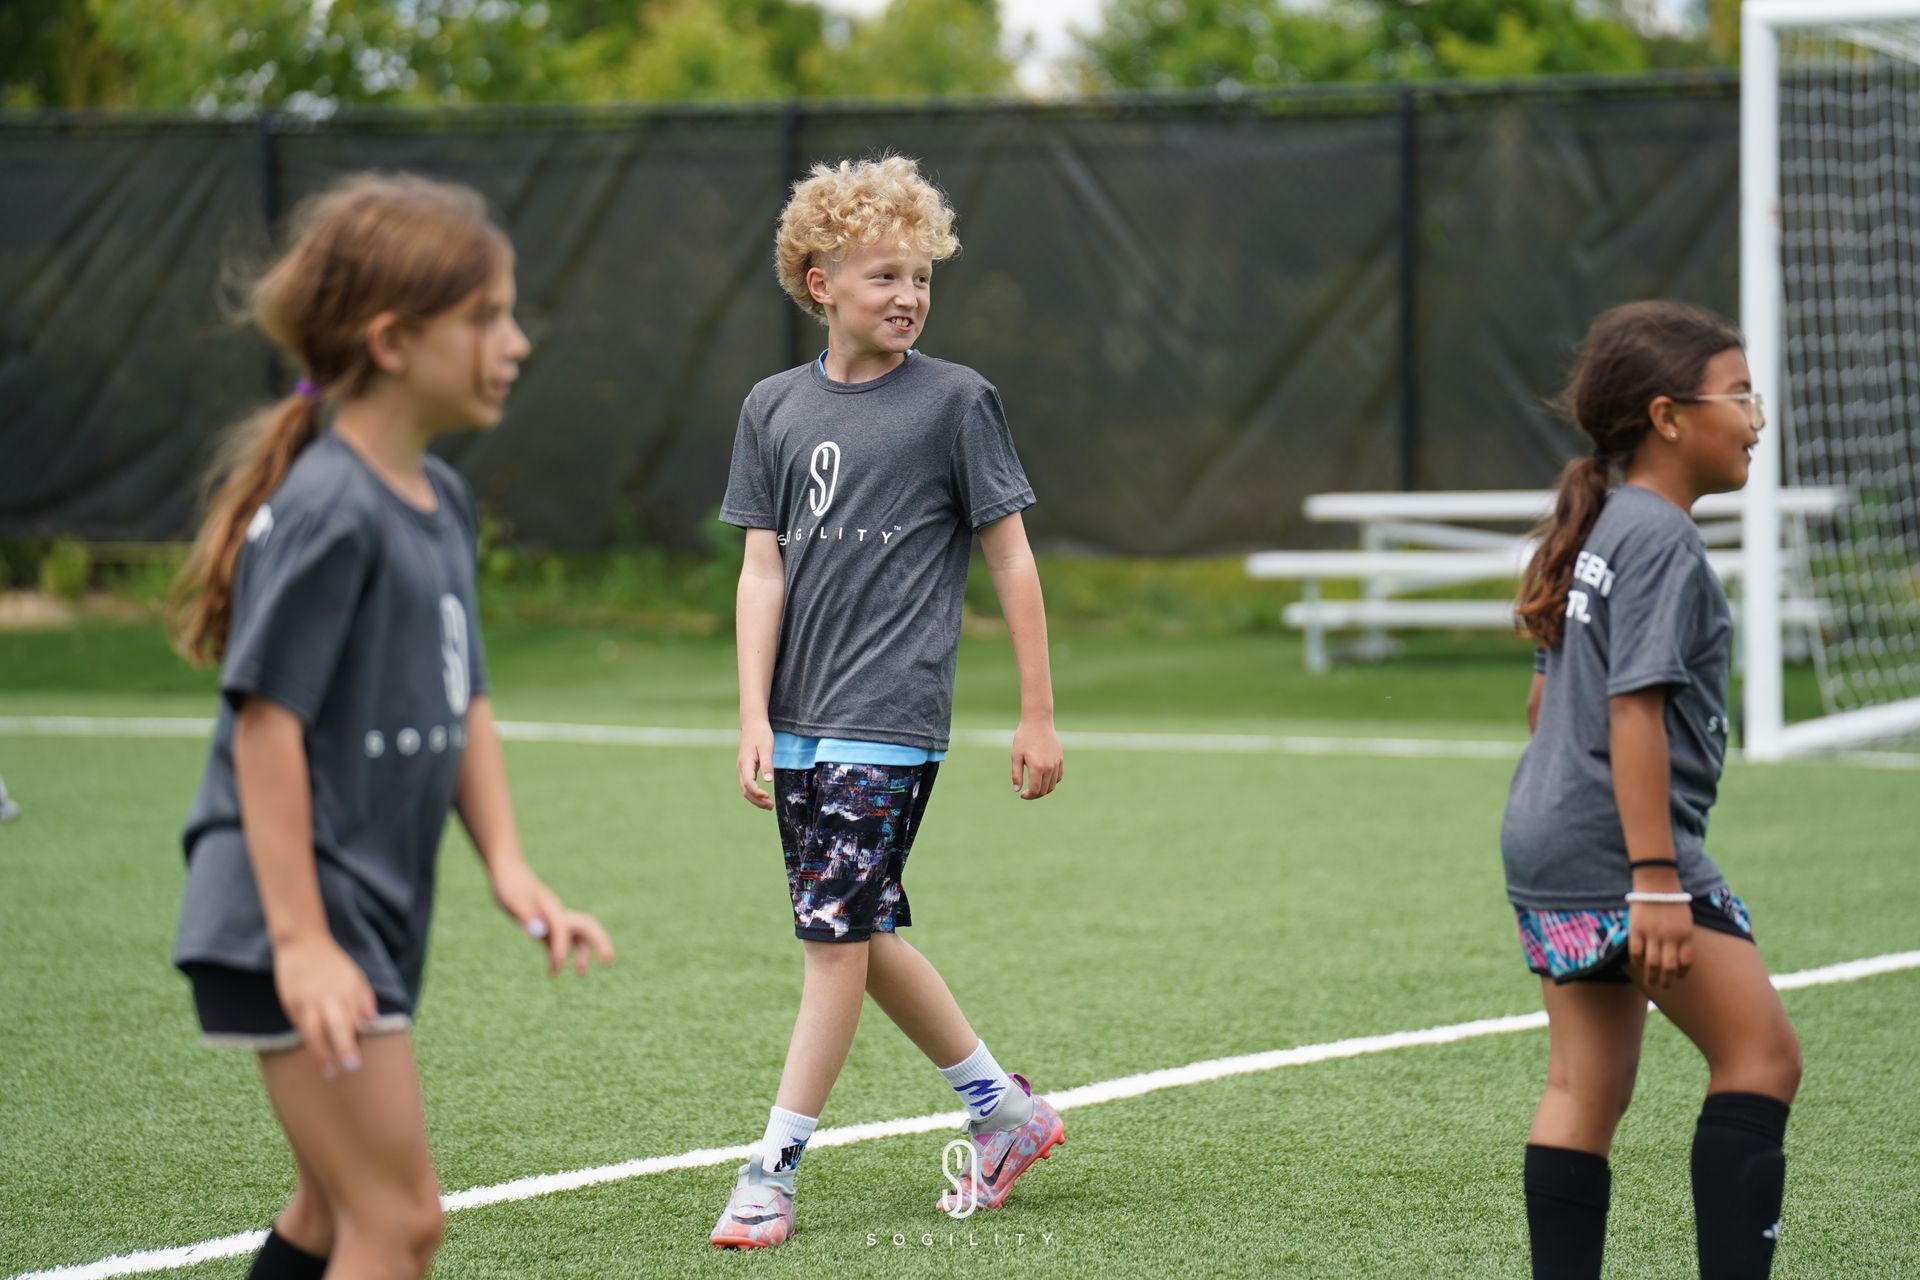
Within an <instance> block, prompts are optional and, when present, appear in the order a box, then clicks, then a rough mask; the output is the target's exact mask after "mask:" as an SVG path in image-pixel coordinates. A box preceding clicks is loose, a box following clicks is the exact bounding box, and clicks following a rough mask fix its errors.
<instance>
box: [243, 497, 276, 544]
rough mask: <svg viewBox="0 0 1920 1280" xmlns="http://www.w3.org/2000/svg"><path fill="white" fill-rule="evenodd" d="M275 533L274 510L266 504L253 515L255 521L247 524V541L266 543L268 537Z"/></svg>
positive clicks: (262, 504) (261, 505)
mask: <svg viewBox="0 0 1920 1280" xmlns="http://www.w3.org/2000/svg"><path fill="white" fill-rule="evenodd" d="M272 532H273V508H272V507H270V506H268V505H267V504H266V503H264V502H263V503H261V504H260V509H259V510H258V511H256V512H254V513H253V519H252V520H250V521H248V522H247V541H248V542H265V541H266V540H267V535H268V534H270V533H272Z"/></svg>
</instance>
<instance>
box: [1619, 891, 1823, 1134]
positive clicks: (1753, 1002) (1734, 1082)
mask: <svg viewBox="0 0 1920 1280" xmlns="http://www.w3.org/2000/svg"><path fill="white" fill-rule="evenodd" d="M1637 978H1638V975H1636V980H1637ZM1645 995H1646V997H1647V998H1648V999H1650V1000H1652V1001H1653V1002H1654V1003H1655V1004H1657V1005H1659V1006H1660V1012H1662V1013H1664V1014H1666V1015H1667V1017H1668V1019H1670V1020H1671V1021H1672V1023H1673V1025H1674V1026H1676V1027H1679V1028H1680V1030H1681V1031H1682V1032H1683V1033H1685V1035H1686V1037H1687V1039H1689V1040H1691V1041H1693V1043H1694V1045H1695V1047H1697V1048H1698V1049H1699V1050H1700V1052H1701V1053H1702V1054H1704V1055H1705V1056H1706V1059H1707V1072H1708V1077H1707V1092H1708V1093H1709V1094H1715V1093H1757V1094H1761V1095H1763V1096H1765V1097H1768V1098H1774V1099H1777V1100H1778V1101H1780V1102H1792V1101H1793V1095H1794V1094H1795V1092H1797V1091H1798V1090H1799V1088H1800V1041H1799V1039H1798V1038H1797V1037H1796V1036H1795V1035H1794V1034H1793V1024H1792V1023H1790V1022H1788V1021H1787V1011H1786V1010H1785V1009H1784V1008H1782V1007H1781V1005H1780V996H1779V994H1778V993H1777V992H1775V991H1774V989H1773V983H1771V982H1769V981H1768V980H1767V966H1766V963H1765V962H1764V961H1762V960H1761V958H1760V949H1759V948H1758V947H1756V946H1754V945H1753V944H1752V943H1751V942H1748V941H1747V940H1746V939H1744V938H1735V937H1732V936H1730V935H1728V934H1724V933H1716V932H1715V931H1713V930H1711V929H1695V930H1694V931H1693V968H1692V970H1691V971H1689V972H1688V974H1687V976H1686V977H1685V978H1683V979H1681V980H1680V981H1679V982H1676V983H1674V984H1673V985H1672V986H1671V987H1666V988H1654V989H1649V990H1647V991H1646V992H1645Z"/></svg>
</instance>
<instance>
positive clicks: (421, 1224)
mask: <svg viewBox="0 0 1920 1280" xmlns="http://www.w3.org/2000/svg"><path fill="white" fill-rule="evenodd" d="M513 302H514V287H513V258H512V250H511V249H510V248H509V246H508V244H507V241H506V237H505V236H503V235H502V234H501V232H500V231H499V229H498V228H497V227H495V226H494V225H493V223H492V222H490V221H489V220H488V218H487V215H486V210H485V207H484V206H483V204H482V203H481V200H480V198H479V197H478V196H477V195H475V194H474V193H473V192H471V191H469V190H467V189H465V188H463V187H457V186H451V185H448V184H444V183H438V182H429V181H427V180H425V179H421V178H413V177H406V176H379V175H364V176H360V177H356V178H351V179H348V180H346V181H344V182H342V183H340V184H339V185H338V186H336V187H334V188H333V189H332V190H330V191H327V192H326V193H324V194H322V195H320V196H319V197H317V198H316V199H314V200H313V201H311V202H310V203H309V204H307V205H306V206H305V207H304V208H303V209H302V210H301V211H300V213H299V215H298V216H297V218H296V222H295V226H294V234H293V238H292V244H291V247H289V248H288V249H287V251H286V252H285V254H284V255H283V256H282V257H281V258H280V259H279V260H278V261H277V262H276V263H274V265H273V266H272V267H271V268H270V269H269V270H268V271H267V272H266V274H265V275H264V276H263V277H262V278H261V280H260V281H259V283H258V284H257V286H256V287H255V288H254V290H253V294H252V313H253V317H254V319H255V321H256V322H257V324H258V325H259V327H260V328H261V329H262V330H263V331H264V332H265V333H266V334H267V336H268V337H269V338H271V339H272V340H273V341H274V343H275V344H276V345H277V346H278V347H280V348H281V350H282V351H283V352H285V354H286V355H287V356H288V357H289V358H290V359H291V360H292V361H293V362H294V363H296V364H297V365H298V367H299V368H300V369H301V371H302V376H301V378H300V380H299V383H298V385H297V386H296V387H295V388H294V390H293V391H292V393H291V394H289V395H287V396H286V397H285V398H283V399H282V400H281V401H280V402H279V403H277V404H275V405H272V406H270V407H268V408H267V409H266V410H264V411H263V412H261V413H260V414H259V415H257V416H256V417H255V418H253V419H252V420H250V421H249V422H247V423H245V424H243V425H242V426H241V427H240V428H239V429H238V431H237V432H236V433H235V435H234V437H233V440H232V441H231V443H230V445H229V447H228V449H227V450H226V452H225V454H224V456H223V458H222V460H221V463H220V465H219V466H218V468H217V469H216V473H215V475H216V483H215V488H214V490H213V498H212V501H211V504H210V506H209V510H208V512H207V516H206V521H205V523H204V525H203V527H202V528H201V530H200V535H199V538H198V540H197V541H196V542H195V543H194V547H193V551H192V554H191V555H190V557H189V559H188V561H187V564H186V567H185V569H184V571H183V573H182V575H181V580H180V583H179V587H178V590H177V591H176V595H175V624H176V628H175V629H176V641H177V643H178V645H179V647H180V648H181V650H182V651H183V652H184V653H186V654H188V655H189V656H191V657H193V658H194V659H196V660H199V661H203V662H209V663H210V662H215V661H218V662H219V663H220V691H221V704H220V714H219V719H218V721H217V722H216V726H215V729H214V737H213V745H212V750H211V752H210V753H209V758H208V761H207V768H206V773H205V775H204V777H203V780H202V782H201V785H200V791H199V794H198V796H197V797H196V798H195V800H194V804H193V809H192V812H191V813H190V815H189V816H188V819H187V827H186V831H185V834H184V836H183V843H184V845H185V848H186V856H187V885H186V892H185V895H184V901H183V905H182V908H181V917H180V928H179V934H178V938H177V940H176V943H175V947H174V962H175V963H176V964H178V965H179V966H180V968H181V969H182V970H183V971H184V972H185V973H186V974H187V977H188V979H189V981H190V983H191V985H192V989H193V998H194V1004H195V1007H196V1010H197V1012H198V1014H199V1019H200V1026H201V1030H202V1032H203V1035H204V1038H205V1039H206V1041H207V1042H208V1043H210V1044H215V1045H232V1046H239V1047H243V1048H246V1049H250V1050H252V1051H254V1052H256V1053H258V1054H259V1057H260V1072H261V1077H262V1079H263V1080H264V1081H265V1084H266V1090H267V1094H268V1097H269V1098H270V1099H271V1101H272V1103H273V1107H274V1110H275V1112H276V1113H277V1114H278V1116H279V1119H280V1123H281V1127H282V1129H283V1130H284V1131H285V1133H286V1136H287V1141H288V1144H289V1145H290V1146H291V1147H292V1149H293V1157H294V1164H295V1169H296V1178H295V1184H294V1191H293V1196H292V1199H291V1200H290V1201H289V1202H288V1204H287V1206H286V1208H285V1209H284V1210H283V1211H282V1212H281V1214H280V1216H279V1218H278V1220H277V1221H276V1222H275V1223H274V1226H273V1229H272V1230H271V1231H270V1232H269V1233H268V1235H267V1239H266V1243H265V1245H264V1246H263V1247H262V1248H261V1250H260V1253H259V1255H258V1257H257V1258H256V1259H255V1261H254V1264H253V1269H252V1271H251V1272H250V1275H252V1276H254V1277H257V1278H270V1277H318V1276H320V1275H322V1274H323V1273H324V1274H327V1275H332V1276H356V1277H357V1276H396V1277H412V1276H419V1275H422V1274H424V1273H425V1271H426V1269H427V1265H428V1263H429V1262H430V1261H431V1259H432V1257H433V1254H434V1251H435V1249H436V1248H437V1247H438V1244H439V1240H440V1200H439V1185H438V1181H437V1179H436V1177H435V1175H434V1170H433V1163H432V1160H431V1158H430V1156H429V1155H428V1151H427V1137H426V1126H425V1122H424V1119H423V1116H422V1112H421V1103H420V1086H419V1081H418V1078H417V1076H416V1074H415V1070H414V1064H413V1046H412V1043H411V1035H410V1032H409V1028H410V1026H411V1016H412V1013H413V1010H414V1006H415V1004H416V1002H417V1001H418V999H419V995H420V983H421V976H422V970H423V967H424V962H425V958H426V941H427V926H428V922H429V918H430V916H431V913H432V906H433V886H434V861H435V856H436V852H437V850H438V847H439V843H440V836H441V832H442V829H443V828H444V826H445V824H446V817H447V812H448V810H449V808H457V809H458V811H459V813H460V817H461V821H462V822H463V823H464V824H465V826H466V828H467V831H468V834H469V835H470V836H471V837H472V838H473V843H474V846H475V848H476V849H477V850H478V851H479V854H480V857H481V859H482V861H483V862H484V863H485V864H486V869H487V874H488V876H489V878H490V880H491V881H492V886H493V893H494V897H495V899H496V900H497V901H498V902H499V904H500V906H501V907H502V908H503V909H504V910H505V911H506V912H507V914H508V915H510V916H512V917H513V918H514V919H515V920H516V921H517V922H518V923H519V924H520V925H521V926H522V927H523V928H524V929H525V931H526V932H527V933H529V934H531V935H532V936H533V937H534V938H535V939H538V940H539V942H540V945H541V948H542V950H543V951H545V953H546V955H547V959H548V966H549V969H550V970H551V971H553V972H558V971H559V969H560V968H561V966H562V965H563V964H564V963H566V962H567V961H568V960H569V959H571V960H572V961H573V963H574V965H575V967H576V968H577V969H579V970H580V971H581V972H585V970H586V967H587V952H588V950H589V949H592V950H593V951H595V952H597V953H598V954H599V955H600V958H601V960H602V961H603V962H606V961H609V960H611V959H612V950H611V947H610V946H609V944H608V942H607V938H606V934H605V933H604V932H603V931H602V930H601V928H600V926H599V924H598V923H597V922H596V921H595V920H594V919H593V918H592V917H591V916H587V915H584V914H582V913H580V912H576V911H570V910H568V909H567V908H566V907H565V906H564V905H563V904H562V903H561V902H560V900H559V899H558V898H557V897H555V896H554V894H553V892H552V890H550V889H548V888H547V887H546V885H544V884H543V883H542V882H541V881H540V879H539V878H538V877H537V876H535V875H534V873H533V872H532V871H531V870H530V869H529V868H528V866H527V862H526V859H525V858H524V857H523V855H522V853H521V849H520V837H519V833H518V831H517V830H516V828H515V823H514V818H513V808H512V805H511V803H510V801H509V799H508V795H507V785H506V770H505V766H504V764H503V763H502V758H501V751H500V739H499V734H498V732H497V731H496V729H495V726H494V721H493V714H492V711H491V708H490V705H489V702H488V698H487V681H486V669H485V661H484V652H483V648H482V646H481V643H480V625H479V623H480V619H479V613H478V610H477V609H476V607H475V603H474V556H475V544H476V535H477V519H476V516H475V512H474V504H473V495H472V494H471V493H470V492H468V490H467V487H466V485H465V483H464V482H462V480H461V479H460V477H459V475H458V473H456V472H455V471H454V470H453V469H452V468H451V467H449V466H448V465H447V464H446V463H444V462H442V461H440V460H439V459H438V458H436V457H435V456H433V455H432V454H430V453H428V452H427V445H428V444H429V443H430V442H431V441H432V440H433V439H435V438H436V437H438V436H440V435H442V434H445V433H447V432H452V431H462V430H477V429H478V430H484V429H486V428H488V427H491V426H493V425H494V424H495V423H497V422H498V421H499V420H500V417H501V414H502V412H503V411H504V408H505V405H506V399H507V393H508V390H509V389H510V388H511V386H512V384H513V381H514V378H515V376H516V375H517V373H518V370H519V364H520V361H521V360H522V359H523V358H525V356H526V354H527V352H528V343H527V340H526V336H525V335H524V334H523V333H521V331H520V328H519V326H518V325H516V324H515V323H514V320H513Z"/></svg>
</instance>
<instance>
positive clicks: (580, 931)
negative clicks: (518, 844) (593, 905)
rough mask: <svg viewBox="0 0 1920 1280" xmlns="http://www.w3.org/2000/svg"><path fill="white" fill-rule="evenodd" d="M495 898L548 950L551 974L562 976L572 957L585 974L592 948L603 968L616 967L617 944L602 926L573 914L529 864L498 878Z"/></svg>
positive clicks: (583, 915) (506, 870) (577, 969)
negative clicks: (605, 966)
mask: <svg viewBox="0 0 1920 1280" xmlns="http://www.w3.org/2000/svg"><path fill="white" fill-rule="evenodd" d="M493 897H494V900H495V901H496V902H498V903H499V904H500V906H501V908H502V909H503V910H505V911H506V913H507V914H508V915H510V916H512V917H513V918H514V919H515V920H516V921H518V922H519V924H520V927H521V928H522V929H525V930H526V931H527V936H528V937H530V938H532V939H533V940H534V941H536V942H538V943H539V944H540V945H541V946H543V947H545V948H546V950H547V972H548V973H550V974H551V973H559V972H560V970H561V969H562V968H563V967H564V966H565V965H566V963H567V959H568V957H569V956H571V957H572V959H573V967H574V971H575V972H577V973H585V972H586V971H587V949H588V948H589V947H591V948H592V949H593V952H594V954H595V955H597V956H599V957H600V963H601V964H612V963H613V942H612V940H611V939H609V938H608V937H607V931H606V930H605V929H603V928H601V927H600V922H599V921H598V920H595V919H594V918H593V917H592V916H590V915H588V914H587V913H586V912H584V911H569V910H568V909H567V907H566V904H564V903H562V902H561V901H560V898H559V895H557V894H555V893H554V891H553V890H551V889H549V888H547V886H546V885H545V884H544V883H543V882H542V881H541V879H540V877H539V876H536V875H535V874H533V870H532V868H530V867H528V866H527V864H526V863H524V862H519V861H516V862H515V863H514V864H513V865H511V866H508V867H503V868H502V869H501V870H499V871H498V872H496V873H495V874H494V877H493Z"/></svg>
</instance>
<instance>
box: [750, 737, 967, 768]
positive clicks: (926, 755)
mask: <svg viewBox="0 0 1920 1280" xmlns="http://www.w3.org/2000/svg"><path fill="white" fill-rule="evenodd" d="M946 758H947V753H946V752H944V751H929V750H927V749H926V748H925V747H905V746H902V745H900V744H899V743H897V742H865V741H862V740H860V739H858V738H805V737H802V736H801V735H799V734H797V733H775V734H774V735H773V767H774V768H776V769H811V768H813V766H815V765H816V764H926V763H928V762H929V761H934V760H945V759H946Z"/></svg>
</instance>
